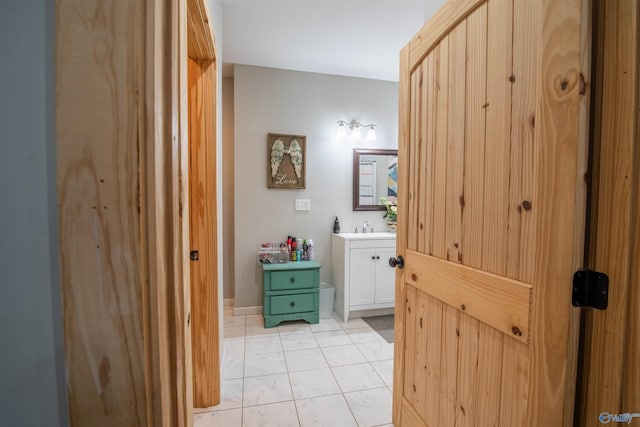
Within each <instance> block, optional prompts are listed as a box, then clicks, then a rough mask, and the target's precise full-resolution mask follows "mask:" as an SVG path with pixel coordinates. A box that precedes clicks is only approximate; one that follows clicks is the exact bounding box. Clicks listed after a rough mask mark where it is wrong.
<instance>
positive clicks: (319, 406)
mask: <svg viewBox="0 0 640 427" xmlns="http://www.w3.org/2000/svg"><path fill="white" fill-rule="evenodd" d="M296 407H297V408H298V417H299V418H300V425H301V426H302V427H328V426H331V427H333V426H335V427H338V426H339V427H357V424H356V421H355V419H354V418H353V415H351V411H350V410H349V406H348V405H347V401H346V400H345V398H344V397H343V396H342V395H341V394H334V395H332V396H323V397H313V398H311V399H302V400H296Z"/></svg>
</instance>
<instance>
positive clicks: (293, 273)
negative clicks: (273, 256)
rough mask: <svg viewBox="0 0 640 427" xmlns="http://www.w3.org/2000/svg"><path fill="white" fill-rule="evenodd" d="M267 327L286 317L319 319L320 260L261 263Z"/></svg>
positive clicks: (307, 319) (310, 320)
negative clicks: (318, 261)
mask: <svg viewBox="0 0 640 427" xmlns="http://www.w3.org/2000/svg"><path fill="white" fill-rule="evenodd" d="M262 289H263V293H264V295H263V307H262V310H263V314H264V327H265V328H273V327H274V326H276V325H277V324H279V323H280V322H283V321H285V320H306V321H307V322H309V323H318V320H319V315H318V310H319V304H320V303H319V294H318V293H319V289H320V264H318V263H317V262H315V261H298V262H296V261H293V262H288V263H286V264H262Z"/></svg>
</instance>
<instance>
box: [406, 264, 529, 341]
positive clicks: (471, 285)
mask: <svg viewBox="0 0 640 427" xmlns="http://www.w3.org/2000/svg"><path fill="white" fill-rule="evenodd" d="M405 259H406V264H407V267H406V276H407V279H406V283H407V284H410V285H412V286H414V287H416V288H417V289H419V290H420V291H422V292H425V293H427V294H429V295H431V296H433V297H435V298H437V299H438V300H440V301H442V302H444V303H446V304H448V305H450V306H452V307H455V308H456V309H458V310H461V311H463V312H465V313H466V314H467V315H469V316H471V317H473V318H475V319H478V320H480V321H482V322H483V323H486V324H487V325H489V326H492V327H494V328H496V329H498V330H499V331H501V332H502V333H504V334H507V335H510V336H512V337H513V338H515V339H517V340H519V341H521V342H524V343H526V342H527V339H528V338H527V337H528V335H529V307H530V305H531V285H529V284H526V283H522V282H518V281H515V280H513V279H509V278H507V277H503V276H498V275H495V274H493V273H488V272H484V271H482V270H476V269H473V268H471V267H467V266H464V265H457V264H456V263H453V262H447V261H444V260H441V259H438V258H435V257H432V256H429V255H424V254H420V253H418V252H414V251H407V253H406V256H405ZM514 328H517V330H516V329H514Z"/></svg>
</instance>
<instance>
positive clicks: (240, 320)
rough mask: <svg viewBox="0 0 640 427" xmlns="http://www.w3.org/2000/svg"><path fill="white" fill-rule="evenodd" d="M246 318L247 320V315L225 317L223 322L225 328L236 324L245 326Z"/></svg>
mask: <svg viewBox="0 0 640 427" xmlns="http://www.w3.org/2000/svg"><path fill="white" fill-rule="evenodd" d="M246 320H247V317H246V316H231V317H225V318H224V320H223V324H224V327H225V328H231V327H235V326H244V325H245V324H246Z"/></svg>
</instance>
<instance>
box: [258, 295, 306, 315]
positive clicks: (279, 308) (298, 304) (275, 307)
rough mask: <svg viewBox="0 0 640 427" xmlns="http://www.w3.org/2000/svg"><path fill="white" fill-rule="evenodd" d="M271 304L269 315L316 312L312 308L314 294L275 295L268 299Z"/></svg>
mask: <svg viewBox="0 0 640 427" xmlns="http://www.w3.org/2000/svg"><path fill="white" fill-rule="evenodd" d="M268 298H269V299H270V302H271V313H270V314H289V313H300V312H305V311H314V310H315V311H317V309H316V308H315V307H314V305H315V304H314V294H313V293H308V294H294V295H277V296H271V297H268Z"/></svg>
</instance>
